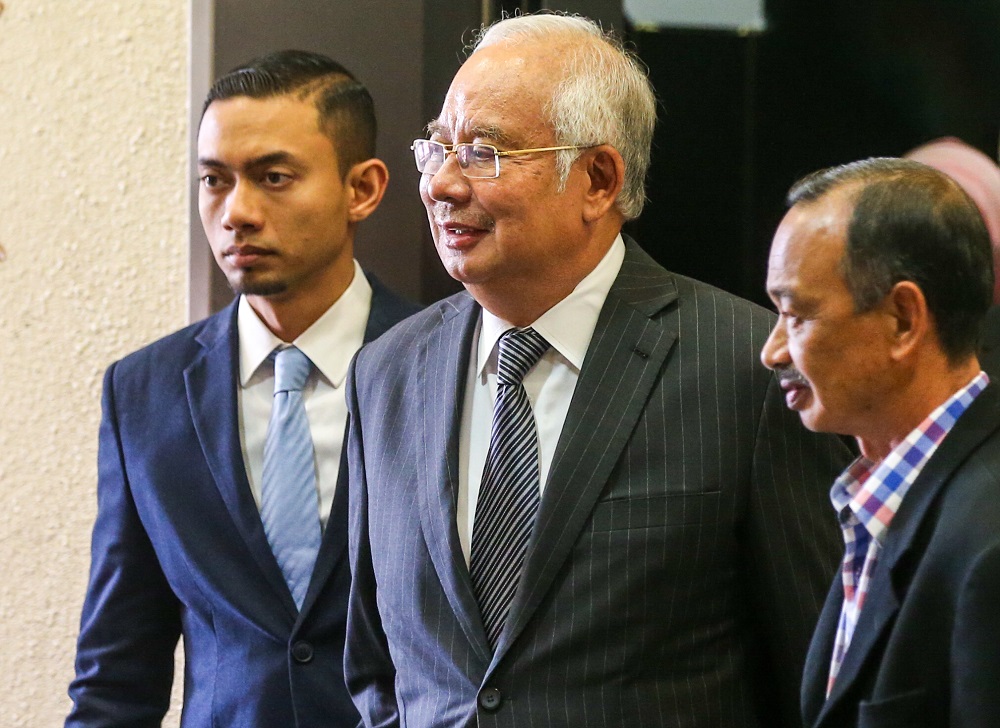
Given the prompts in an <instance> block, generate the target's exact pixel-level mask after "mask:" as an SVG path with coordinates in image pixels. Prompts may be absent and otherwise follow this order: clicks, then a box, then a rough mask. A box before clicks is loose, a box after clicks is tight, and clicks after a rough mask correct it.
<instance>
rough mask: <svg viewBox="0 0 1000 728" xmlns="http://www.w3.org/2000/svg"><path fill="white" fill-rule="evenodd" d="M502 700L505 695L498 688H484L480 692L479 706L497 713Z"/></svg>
mask: <svg viewBox="0 0 1000 728" xmlns="http://www.w3.org/2000/svg"><path fill="white" fill-rule="evenodd" d="M502 702H503V695H501V694H500V691H499V690H497V689H496V688H484V689H483V690H482V691H481V692H480V693H479V707H480V708H482V709H483V710H485V711H487V712H490V713H495V712H496V711H498V710H500V704H501V703H502Z"/></svg>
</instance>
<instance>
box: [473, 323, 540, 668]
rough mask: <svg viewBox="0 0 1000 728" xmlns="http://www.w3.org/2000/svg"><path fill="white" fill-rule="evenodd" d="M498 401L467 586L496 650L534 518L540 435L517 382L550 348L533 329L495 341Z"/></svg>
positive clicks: (478, 509)
mask: <svg viewBox="0 0 1000 728" xmlns="http://www.w3.org/2000/svg"><path fill="white" fill-rule="evenodd" d="M499 347H500V353H499V357H498V361H497V399H496V406H495V408H494V410H493V430H492V433H491V435H490V446H489V453H488V454H487V456H486V466H485V468H484V470H483V482H482V487H481V488H480V491H479V500H478V502H477V504H476V518H475V521H474V523H473V527H472V557H471V565H470V570H471V572H472V584H473V588H474V589H475V592H476V598H477V599H478V601H479V609H480V612H481V614H482V617H483V626H484V627H485V628H486V635H487V637H488V638H489V641H490V645H491V646H492V647H493V649H494V650H495V649H496V646H497V643H498V642H499V640H500V634H501V633H502V632H503V628H504V624H505V623H506V621H507V612H508V610H509V609H510V603H511V600H512V599H513V598H514V594H515V592H516V591H517V585H518V582H519V581H520V578H521V567H522V565H523V563H524V556H525V553H526V551H527V547H528V539H529V538H530V537H531V529H532V527H533V526H534V524H535V515H536V513H537V512H538V503H539V501H540V495H539V474H538V472H539V471H538V435H537V433H536V431H535V418H534V415H533V414H532V411H531V404H530V403H529V402H528V395H527V394H526V393H525V391H524V386H523V385H522V383H521V381H522V380H523V379H524V375H525V374H527V372H528V370H529V369H531V367H533V366H534V365H535V363H536V362H537V361H538V359H539V358H540V357H541V356H542V354H544V353H545V351H546V349H548V348H549V343H548V342H547V341H546V340H545V339H544V338H542V336H541V335H540V334H539V333H538V332H536V331H535V330H534V329H510V330H509V331H507V332H506V333H505V334H504V335H503V336H501V337H500V341H499Z"/></svg>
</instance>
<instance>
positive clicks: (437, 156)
mask: <svg viewBox="0 0 1000 728" xmlns="http://www.w3.org/2000/svg"><path fill="white" fill-rule="evenodd" d="M452 149H453V151H454V152H455V156H456V157H457V158H458V166H459V167H460V168H461V169H462V172H463V173H464V174H465V175H466V176H468V177H495V176H496V175H497V155H496V149H494V148H493V147H492V146H490V145H489V144H456V145H454V147H453V148H452ZM413 155H414V158H415V160H416V163H417V170H418V171H419V172H421V173H422V174H435V173H436V172H437V171H438V170H439V169H441V167H442V165H444V161H445V158H446V157H447V156H448V149H447V147H446V146H445V145H444V144H441V143H440V142H435V141H431V140H429V139H418V140H415V141H414V142H413Z"/></svg>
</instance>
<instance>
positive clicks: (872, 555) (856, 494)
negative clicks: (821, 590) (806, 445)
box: [827, 372, 989, 695]
mask: <svg viewBox="0 0 1000 728" xmlns="http://www.w3.org/2000/svg"><path fill="white" fill-rule="evenodd" d="M988 383H989V377H987V376H986V374H985V373H984V372H979V374H978V375H976V377H974V378H973V379H972V381H971V382H969V383H968V384H967V385H965V386H964V387H962V388H961V389H960V390H958V391H957V392H955V394H953V395H952V396H951V397H950V398H949V399H948V400H947V401H946V402H945V403H944V404H942V405H941V406H940V407H938V408H937V409H936V410H934V411H933V412H931V414H930V415H928V417H927V418H926V419H925V420H924V421H923V422H921V423H920V425H918V426H917V428H916V429H914V430H913V431H912V432H911V433H910V434H909V435H907V436H906V439H905V440H903V441H902V442H901V443H899V445H897V446H896V447H895V448H893V449H892V451H891V452H890V453H889V454H888V455H886V456H885V458H883V459H882V460H881V461H879V462H873V461H871V460H868V459H867V458H865V457H859V458H858V459H857V460H855V461H854V462H853V463H851V465H850V466H849V467H848V468H847V470H845V471H844V472H843V473H842V474H841V475H840V477H838V478H837V480H836V481H834V484H833V487H832V488H831V489H830V500H831V501H832V502H833V507H834V509H835V510H836V511H837V516H838V519H839V521H840V527H841V529H842V530H843V533H844V545H845V550H844V560H843V563H842V566H841V576H842V578H843V581H844V604H843V607H842V609H841V613H840V622H839V623H838V626H837V638H836V642H835V643H834V648H833V655H832V659H831V661H830V678H829V681H828V683H827V695H829V694H830V691H831V690H832V689H833V683H834V681H835V680H836V677H837V673H838V672H839V671H840V666H841V664H842V663H843V661H844V656H845V655H846V654H847V648H848V647H849V646H850V644H851V638H852V637H853V636H854V628H855V626H856V625H857V623H858V616H859V615H860V614H861V608H862V606H864V601H865V597H866V596H867V594H868V587H869V582H870V579H871V574H872V572H873V571H874V569H875V563H876V561H877V560H878V554H879V552H880V551H881V550H882V544H883V543H884V541H885V534H886V531H887V530H888V528H889V524H890V523H891V522H892V519H893V517H894V516H895V515H896V512H897V511H898V510H899V506H900V504H901V503H902V502H903V497H904V496H905V495H906V492H907V491H908V490H909V489H910V486H911V485H913V481H915V480H916V479H917V476H918V475H919V474H920V471H921V470H922V469H923V467H924V465H925V464H926V463H927V461H928V460H929V459H930V457H931V455H933V454H934V451H935V450H937V448H938V445H940V444H941V441H942V440H944V437H945V435H947V434H948V432H949V431H950V430H951V428H952V427H953V426H954V425H955V422H956V421H957V420H958V418H959V417H960V416H961V415H962V413H964V412H965V410H966V409H968V407H969V405H970V404H972V401H973V400H974V399H975V398H976V397H977V396H978V395H979V393H980V392H982V391H983V389H985V387H986V385H987V384H988Z"/></svg>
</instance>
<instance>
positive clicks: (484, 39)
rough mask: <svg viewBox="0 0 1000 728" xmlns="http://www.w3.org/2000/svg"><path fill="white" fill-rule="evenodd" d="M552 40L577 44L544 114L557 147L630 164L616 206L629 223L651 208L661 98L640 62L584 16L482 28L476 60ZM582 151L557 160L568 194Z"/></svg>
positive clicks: (530, 18)
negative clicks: (610, 154)
mask: <svg viewBox="0 0 1000 728" xmlns="http://www.w3.org/2000/svg"><path fill="white" fill-rule="evenodd" d="M553 36H562V37H564V38H566V39H567V40H572V41H575V45H574V47H573V50H572V51H570V52H569V53H567V54H566V58H565V62H564V64H563V68H562V74H563V78H562V81H560V83H559V85H558V86H557V87H556V91H555V93H554V94H553V96H552V99H551V100H550V101H549V103H548V104H547V106H546V114H547V115H548V116H549V120H550V122H551V123H552V126H553V128H554V129H555V135H556V144H558V145H560V146H562V145H567V146H569V145H581V146H585V145H589V144H610V145H611V146H613V147H614V148H615V149H617V150H618V152H619V154H621V155H622V159H623V160H624V162H625V182H624V185H623V187H622V191H621V193H620V194H619V195H618V199H617V200H616V201H615V206H616V207H617V208H618V211H619V212H620V213H621V214H622V216H623V217H624V218H625V219H626V220H632V219H634V218H636V217H638V216H639V213H640V212H642V206H643V204H644V203H645V202H646V192H645V182H646V171H647V170H648V169H649V155H650V147H651V145H652V141H653V127H654V126H655V124H656V98H655V96H654V94H653V87H652V85H651V84H650V82H649V78H648V77H647V75H646V71H645V68H644V67H643V65H642V62H641V61H639V60H638V58H636V57H635V55H634V54H632V53H631V52H629V51H628V50H626V49H625V47H624V46H623V45H622V43H621V41H620V40H619V39H618V38H617V37H616V36H615V35H614V34H612V33H610V32H608V33H606V32H604V31H603V30H602V29H601V27H600V26H599V25H598V24H597V23H595V22H594V21H592V20H589V19H588V18H584V17H582V16H579V15H566V14H542V15H521V16H516V17H511V18H504V19H503V20H499V21H497V22H496V23H494V24H493V25H491V26H489V27H487V28H484V29H483V31H482V32H481V33H480V34H479V37H478V38H477V39H476V41H475V43H474V45H473V48H472V52H473V53H475V52H476V51H477V50H479V49H480V48H484V47H486V46H490V45H496V44H498V43H511V44H516V43H521V42H526V41H528V42H530V41H546V42H551V41H552V38H553ZM579 156H580V152H579V150H573V149H570V150H564V151H560V152H557V156H556V165H557V169H558V172H559V180H560V185H561V186H565V184H566V179H567V178H568V176H569V170H570V167H571V166H572V164H573V162H574V161H575V160H576V159H577V157H579Z"/></svg>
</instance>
